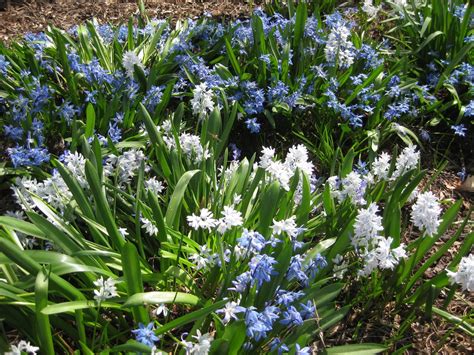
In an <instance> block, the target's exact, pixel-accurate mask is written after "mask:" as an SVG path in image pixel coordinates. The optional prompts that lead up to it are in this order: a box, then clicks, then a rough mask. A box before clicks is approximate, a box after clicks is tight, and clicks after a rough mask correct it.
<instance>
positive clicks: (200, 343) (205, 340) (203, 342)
mask: <svg viewBox="0 0 474 355" xmlns="http://www.w3.org/2000/svg"><path fill="white" fill-rule="evenodd" d="M193 338H194V339H196V342H191V341H185V340H183V341H182V343H183V345H184V349H185V351H186V355H207V354H209V351H210V350H211V343H212V341H213V340H214V337H213V336H212V335H211V334H209V333H206V334H201V331H200V330H199V329H198V330H197V331H196V335H193Z"/></svg>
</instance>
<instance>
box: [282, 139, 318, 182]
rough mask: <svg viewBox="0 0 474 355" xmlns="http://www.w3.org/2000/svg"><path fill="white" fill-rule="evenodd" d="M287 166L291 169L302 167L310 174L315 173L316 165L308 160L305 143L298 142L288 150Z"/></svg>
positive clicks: (302, 169)
mask: <svg viewBox="0 0 474 355" xmlns="http://www.w3.org/2000/svg"><path fill="white" fill-rule="evenodd" d="M285 166H286V167H287V168H288V169H289V170H291V171H294V170H296V169H300V170H301V171H303V172H305V173H306V174H307V175H308V176H311V175H312V174H313V168H314V167H313V164H312V163H311V162H309V161H308V150H307V149H306V147H305V146H304V145H303V144H298V145H296V146H293V147H291V148H290V149H289V150H288V154H287V155H286V159H285Z"/></svg>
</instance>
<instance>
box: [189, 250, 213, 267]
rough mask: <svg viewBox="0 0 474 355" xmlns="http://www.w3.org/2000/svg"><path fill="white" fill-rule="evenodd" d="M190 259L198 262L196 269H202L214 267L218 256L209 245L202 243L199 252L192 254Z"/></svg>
mask: <svg viewBox="0 0 474 355" xmlns="http://www.w3.org/2000/svg"><path fill="white" fill-rule="evenodd" d="M189 259H191V260H192V261H194V263H195V264H196V270H201V269H208V268H210V267H213V266H214V265H215V263H216V259H218V256H217V255H216V254H211V250H210V249H209V248H208V247H207V245H202V246H201V247H200V249H199V253H194V254H192V255H191V256H190V257H189Z"/></svg>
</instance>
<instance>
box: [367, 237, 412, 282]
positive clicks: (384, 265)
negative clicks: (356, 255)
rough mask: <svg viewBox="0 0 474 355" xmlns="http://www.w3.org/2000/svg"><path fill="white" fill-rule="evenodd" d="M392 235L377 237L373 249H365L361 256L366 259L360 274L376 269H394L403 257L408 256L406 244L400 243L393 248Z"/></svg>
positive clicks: (369, 272)
mask: <svg viewBox="0 0 474 355" xmlns="http://www.w3.org/2000/svg"><path fill="white" fill-rule="evenodd" d="M392 242H393V238H392V237H388V238H384V237H380V236H379V237H376V239H375V240H374V243H372V244H374V247H373V249H371V250H368V251H364V252H362V253H361V256H362V257H363V259H364V267H363V269H362V270H359V275H361V276H368V275H370V274H371V273H372V271H374V270H375V269H377V268H378V269H380V270H386V269H388V270H393V269H394V268H395V266H397V265H398V263H399V262H400V259H401V258H405V257H406V251H405V248H406V246H405V245H404V244H400V246H399V247H397V248H396V249H391V244H392Z"/></svg>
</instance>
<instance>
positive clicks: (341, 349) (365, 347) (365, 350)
mask: <svg viewBox="0 0 474 355" xmlns="http://www.w3.org/2000/svg"><path fill="white" fill-rule="evenodd" d="M385 350H387V347H386V346H384V345H382V344H373V343H365V344H350V345H340V346H333V347H331V348H327V349H326V351H325V353H326V354H339V355H343V354H348V355H349V354H350V355H370V354H379V353H381V352H383V351H385Z"/></svg>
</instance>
